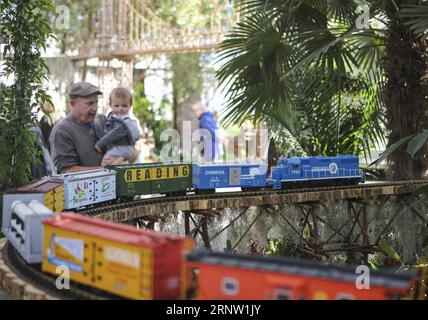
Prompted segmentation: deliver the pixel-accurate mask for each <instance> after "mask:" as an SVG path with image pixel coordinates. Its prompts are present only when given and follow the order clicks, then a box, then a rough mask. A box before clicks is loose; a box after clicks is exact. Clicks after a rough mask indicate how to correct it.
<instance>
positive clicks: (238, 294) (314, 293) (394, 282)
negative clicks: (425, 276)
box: [187, 251, 416, 300]
mask: <svg viewBox="0 0 428 320" xmlns="http://www.w3.org/2000/svg"><path fill="white" fill-rule="evenodd" d="M187 263H188V268H189V270H192V271H193V273H194V275H195V277H196V279H195V280H194V281H195V282H196V283H195V285H194V286H195V290H196V292H197V297H196V298H198V299H210V300H211V299H213V300H217V299H223V300H224V299H239V300H241V299H244V300H246V299H251V300H256V299H257V300H260V299H266V300H277V299H281V300H289V299H290V300H296V299H308V300H313V299H340V300H343V299H346V300H351V299H363V300H378V299H382V300H384V299H395V298H398V297H401V296H405V295H406V294H407V292H408V290H409V289H410V287H411V286H412V285H413V284H414V282H415V278H416V277H415V274H414V273H412V272H403V273H398V274H397V273H394V272H391V271H372V270H371V271H370V277H369V279H368V281H369V282H367V281H365V284H369V288H367V289H358V288H357V285H356V283H357V282H358V277H359V276H361V274H359V273H356V269H355V268H352V267H348V266H341V265H340V266H339V265H325V264H322V263H319V262H313V261H300V260H289V259H285V258H279V257H262V256H248V255H238V254H228V253H216V252H205V251H204V252H193V253H191V254H189V255H188V256H187Z"/></svg>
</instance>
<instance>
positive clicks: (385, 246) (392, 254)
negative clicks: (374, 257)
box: [379, 239, 401, 262]
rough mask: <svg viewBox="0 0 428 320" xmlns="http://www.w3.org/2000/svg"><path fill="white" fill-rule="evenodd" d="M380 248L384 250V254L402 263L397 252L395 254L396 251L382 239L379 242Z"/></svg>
mask: <svg viewBox="0 0 428 320" xmlns="http://www.w3.org/2000/svg"><path fill="white" fill-rule="evenodd" d="M379 247H380V248H381V249H382V250H383V252H385V253H386V254H387V255H388V256H390V257H391V258H393V259H394V260H397V261H398V262H401V258H400V256H399V255H398V253H397V252H395V250H394V249H393V248H392V247H391V246H390V245H389V244H388V243H387V242H386V241H385V240H384V239H381V240H380V241H379Z"/></svg>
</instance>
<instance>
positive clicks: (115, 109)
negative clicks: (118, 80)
mask: <svg viewBox="0 0 428 320" xmlns="http://www.w3.org/2000/svg"><path fill="white" fill-rule="evenodd" d="M109 104H110V107H111V110H112V112H110V113H109V115H108V117H107V122H106V130H105V131H106V134H105V135H104V136H103V137H102V138H101V139H100V140H98V142H97V143H96V144H95V149H97V151H98V152H103V151H104V150H107V152H106V154H105V155H104V158H106V157H111V158H113V160H112V163H113V162H116V160H118V158H123V160H125V161H126V160H129V158H130V157H131V155H132V154H133V152H134V148H133V145H134V144H135V142H137V140H138V139H139V138H140V131H139V129H138V124H137V122H136V121H135V120H133V119H131V118H130V116H129V114H128V113H129V110H130V109H131V106H132V94H131V92H130V91H129V90H127V89H125V88H121V87H118V88H116V89H113V91H112V92H111V93H110V98H109Z"/></svg>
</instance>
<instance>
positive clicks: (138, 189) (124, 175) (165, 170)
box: [108, 162, 192, 197]
mask: <svg viewBox="0 0 428 320" xmlns="http://www.w3.org/2000/svg"><path fill="white" fill-rule="evenodd" d="M108 168H110V169H112V170H114V171H116V172H117V178H116V192H117V195H118V197H132V196H135V195H146V194H159V193H160V194H169V193H175V192H181V193H185V192H186V191H187V190H188V189H190V188H191V187H192V166H191V164H188V163H182V162H180V163H147V164H143V163H140V164H129V165H114V166H108Z"/></svg>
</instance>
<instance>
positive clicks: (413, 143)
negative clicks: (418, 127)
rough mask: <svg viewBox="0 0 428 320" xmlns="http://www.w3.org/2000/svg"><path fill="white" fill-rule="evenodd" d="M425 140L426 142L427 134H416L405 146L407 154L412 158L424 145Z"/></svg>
mask: <svg viewBox="0 0 428 320" xmlns="http://www.w3.org/2000/svg"><path fill="white" fill-rule="evenodd" d="M427 140H428V134H427V133H421V134H418V135H417V136H416V137H413V138H412V139H411V140H410V142H409V144H408V146H407V152H408V153H409V154H410V155H411V156H412V158H413V157H414V156H415V154H416V153H417V152H418V151H419V150H420V149H421V148H422V147H423V146H424V145H425V143H426V142H427Z"/></svg>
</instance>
